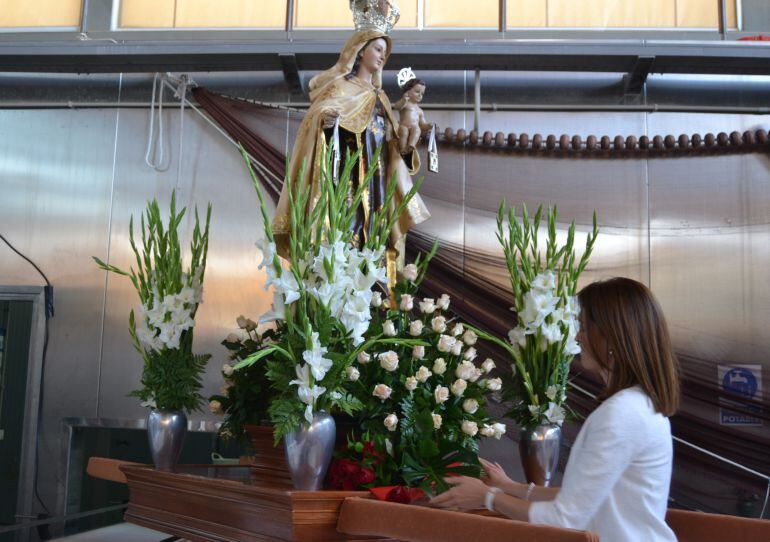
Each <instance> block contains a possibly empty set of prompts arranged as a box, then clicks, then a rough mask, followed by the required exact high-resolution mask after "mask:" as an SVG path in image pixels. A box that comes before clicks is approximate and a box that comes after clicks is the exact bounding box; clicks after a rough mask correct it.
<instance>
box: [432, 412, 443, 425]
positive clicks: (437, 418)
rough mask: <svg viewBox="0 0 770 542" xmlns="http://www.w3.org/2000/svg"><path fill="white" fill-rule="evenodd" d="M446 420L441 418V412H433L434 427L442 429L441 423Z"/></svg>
mask: <svg viewBox="0 0 770 542" xmlns="http://www.w3.org/2000/svg"><path fill="white" fill-rule="evenodd" d="M443 422H444V420H443V419H441V414H433V429H441V424H442V423H443Z"/></svg>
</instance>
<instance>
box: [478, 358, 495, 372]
mask: <svg viewBox="0 0 770 542" xmlns="http://www.w3.org/2000/svg"><path fill="white" fill-rule="evenodd" d="M481 368H482V369H483V370H484V372H485V373H490V372H492V369H494V368H495V362H494V361H492V360H491V359H490V358H487V359H485V360H484V363H482V364H481Z"/></svg>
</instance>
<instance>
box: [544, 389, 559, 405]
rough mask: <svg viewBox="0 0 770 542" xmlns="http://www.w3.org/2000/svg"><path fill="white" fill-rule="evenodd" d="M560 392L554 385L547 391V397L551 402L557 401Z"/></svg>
mask: <svg viewBox="0 0 770 542" xmlns="http://www.w3.org/2000/svg"><path fill="white" fill-rule="evenodd" d="M558 391H559V390H558V389H557V388H556V386H553V385H551V386H548V388H546V390H545V396H546V397H548V399H550V400H551V401H553V400H555V399H556V393H557V392H558Z"/></svg>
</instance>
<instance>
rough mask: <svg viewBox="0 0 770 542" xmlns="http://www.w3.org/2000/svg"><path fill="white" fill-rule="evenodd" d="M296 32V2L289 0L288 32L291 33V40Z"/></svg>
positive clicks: (287, 12) (287, 9)
mask: <svg viewBox="0 0 770 542" xmlns="http://www.w3.org/2000/svg"><path fill="white" fill-rule="evenodd" d="M293 31H294V0H287V2H286V32H288V33H289V39H291V33H292V32H293Z"/></svg>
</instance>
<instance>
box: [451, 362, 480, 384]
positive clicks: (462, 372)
mask: <svg viewBox="0 0 770 542" xmlns="http://www.w3.org/2000/svg"><path fill="white" fill-rule="evenodd" d="M475 372H476V366H475V365H473V363H471V362H470V361H463V362H462V363H460V364H459V365H458V366H457V369H455V376H456V377H457V378H462V379H463V380H470V379H471V378H473V375H474V373H475Z"/></svg>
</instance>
